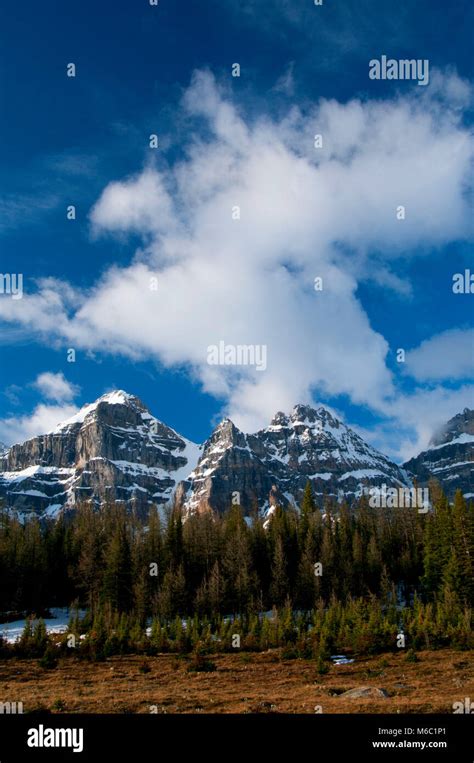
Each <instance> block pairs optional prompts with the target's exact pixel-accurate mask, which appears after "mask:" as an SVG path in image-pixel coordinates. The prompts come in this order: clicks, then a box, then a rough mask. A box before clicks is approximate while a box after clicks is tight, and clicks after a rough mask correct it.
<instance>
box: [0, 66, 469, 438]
mask: <svg viewBox="0 0 474 763" xmlns="http://www.w3.org/2000/svg"><path fill="white" fill-rule="evenodd" d="M435 83H437V84H436V87H435V88H434V89H433V91H432V92H433V95H432V96H431V97H430V95H429V93H425V92H423V93H422V94H420V92H419V91H420V90H423V91H425V90H426V91H428V90H429V88H426V89H424V88H423V89H422V88H416V87H415V88H413V89H412V90H410V91H406V94H405V95H404V96H396V97H395V98H393V99H390V100H374V101H362V100H359V99H354V100H351V101H350V102H348V103H338V102H337V101H335V100H321V101H320V102H318V103H317V104H315V105H314V106H313V107H312V108H310V109H307V110H306V111H305V112H302V111H300V110H299V109H298V108H295V107H292V108H291V109H290V111H289V112H288V113H287V114H286V115H284V116H283V117H282V118H280V119H278V120H276V119H274V118H271V117H270V116H269V115H264V116H260V117H258V118H253V119H248V118H245V116H244V115H243V114H242V113H240V112H239V110H238V109H237V108H236V107H235V105H234V104H233V103H232V101H231V100H230V99H229V98H228V97H227V96H226V95H225V94H223V92H222V91H221V90H220V89H219V87H218V86H217V84H216V82H215V80H214V78H213V77H212V75H211V74H209V73H208V72H197V73H195V75H194V77H193V80H192V83H191V86H190V88H189V89H188V90H187V92H186V93H185V96H184V99H183V103H182V108H183V111H184V112H185V113H186V115H187V119H189V120H190V121H191V123H196V124H197V125H201V126H202V125H203V124H204V125H205V131H204V132H203V130H201V129H196V130H195V131H190V134H191V136H192V137H191V139H190V140H189V143H188V145H187V148H185V151H186V155H185V157H184V158H183V159H181V160H179V161H177V162H176V163H175V164H174V165H173V166H171V167H169V168H166V169H163V170H158V169H157V168H155V167H153V166H147V167H145V169H143V171H141V172H139V173H137V174H136V175H135V176H132V177H128V178H125V179H122V180H119V181H117V180H115V181H113V182H112V183H110V184H109V185H108V186H107V187H106V188H105V189H104V191H103V193H102V194H101V196H100V198H99V199H98V201H97V203H96V204H95V206H94V208H93V209H92V211H91V216H90V217H91V224H92V229H93V232H94V235H96V236H98V235H102V234H107V235H110V234H120V235H121V236H123V235H124V234H127V233H133V234H135V235H136V234H139V235H141V237H142V241H143V244H142V247H141V248H140V250H139V251H138V252H137V253H136V256H135V257H134V259H133V260H132V261H131V263H130V264H129V265H128V266H126V267H113V268H111V269H110V270H109V271H107V272H106V273H105V274H104V276H103V277H102V278H101V280H100V281H98V282H97V283H96V285H95V286H94V287H93V288H92V289H91V290H90V291H88V292H87V293H80V292H78V291H77V290H75V289H74V288H72V287H69V286H67V285H61V286H59V285H57V284H55V282H53V281H51V280H50V279H48V280H47V281H45V282H43V283H42V284H40V286H39V289H38V291H37V292H36V293H35V294H32V295H25V296H24V298H23V300H18V301H16V302H15V301H13V300H8V301H7V300H3V301H1V303H0V317H3V318H4V319H5V320H11V321H17V322H19V323H22V324H23V325H27V326H28V327H29V328H30V329H31V330H36V331H39V332H43V333H45V334H48V337H49V341H51V337H53V338H55V339H56V341H63V342H64V341H67V342H70V343H71V346H80V347H83V348H87V349H90V350H101V351H106V352H112V353H121V354H124V355H127V356H128V357H131V358H135V359H141V358H150V357H152V358H156V359H157V360H158V361H160V362H161V363H163V364H164V365H165V366H169V367H171V366H182V367H185V368H186V369H187V370H188V372H189V373H190V374H191V375H192V376H193V377H194V378H196V379H197V380H199V381H200V383H201V385H202V387H203V389H205V390H206V391H208V392H210V393H211V394H213V395H215V396H216V397H218V398H220V399H222V401H223V409H224V412H226V413H227V414H228V415H230V416H231V417H233V419H234V420H235V422H236V423H237V424H238V425H240V426H242V427H243V428H245V429H255V428H257V427H258V426H261V425H264V424H266V423H267V422H268V418H269V416H271V414H272V413H274V411H275V410H276V409H288V408H291V406H292V405H293V404H294V403H295V402H296V401H302V402H305V401H310V400H311V399H312V397H313V395H316V396H318V395H323V394H324V395H331V396H337V395H347V396H348V397H349V398H350V400H351V401H352V402H353V403H357V404H362V405H365V406H368V407H370V408H371V409H372V410H374V411H377V412H379V413H383V414H385V415H388V416H396V417H400V416H401V415H403V412H402V410H401V408H402V404H401V402H400V400H401V398H399V396H397V390H396V384H395V381H394V379H393V377H392V374H391V372H390V370H389V368H388V366H387V364H386V356H387V353H388V349H389V348H388V344H387V342H386V340H385V338H384V337H383V336H382V335H381V334H380V333H378V332H377V331H375V330H374V328H373V327H372V326H371V324H370V321H369V319H368V316H367V314H366V312H365V310H364V309H363V306H362V304H361V302H360V300H359V298H358V295H357V288H358V285H359V284H360V282H361V281H364V280H369V279H370V280H376V281H377V283H378V284H379V287H380V288H384V289H391V290H393V291H396V292H397V293H398V294H405V295H407V294H409V293H410V284H409V283H406V282H405V281H404V280H403V279H402V278H401V277H400V276H399V275H398V274H397V273H396V272H395V268H396V263H397V261H399V260H402V259H406V258H407V256H408V254H407V253H408V252H409V253H411V254H412V255H413V256H414V253H415V251H418V250H417V247H420V246H421V245H422V246H423V247H424V248H425V249H426V247H428V246H431V247H433V246H434V247H436V246H441V245H443V244H445V243H446V242H448V241H451V240H454V239H456V240H459V239H462V238H463V237H468V235H469V217H470V210H469V206H468V201H467V198H466V194H465V192H466V182H467V176H466V172H467V169H466V168H468V167H469V161H470V159H471V158H472V155H473V140H472V136H470V134H469V131H468V130H467V129H466V128H465V126H464V125H463V121H462V120H463V116H462V108H461V106H462V104H463V103H466V102H467V93H468V90H467V86H466V85H465V83H462V82H461V81H460V80H459V78H457V77H456V75H454V74H450V75H448V76H447V77H443V75H441V74H439V75H437V78H435ZM450 98H451V99H452V100H453V108H452V109H451V108H450V104H449V99H450ZM316 133H318V134H321V135H322V136H323V146H322V148H315V146H314V135H315V134H316ZM203 134H205V135H206V137H205V138H204V137H202V136H203ZM399 205H403V206H405V209H406V219H405V220H403V221H400V220H398V219H397V216H396V209H397V207H398V206H399ZM239 215H240V219H236V218H239ZM374 272H375V275H374ZM317 277H319V278H322V284H323V288H322V290H320V291H316V290H315V289H314V279H315V278H317ZM153 279H156V285H157V288H156V289H155V288H153V287H152V283H153ZM221 340H222V341H224V342H225V343H226V344H233V345H239V344H245V345H248V344H258V345H262V344H263V345H266V347H267V357H268V361H267V370H266V371H265V372H258V371H256V370H255V368H252V367H245V366H241V367H229V366H210V365H208V364H207V348H208V346H209V345H212V344H218V343H219V341H221ZM396 401H398V402H396ZM412 420H413V421H414V420H415V416H414V415H413V417H412Z"/></svg>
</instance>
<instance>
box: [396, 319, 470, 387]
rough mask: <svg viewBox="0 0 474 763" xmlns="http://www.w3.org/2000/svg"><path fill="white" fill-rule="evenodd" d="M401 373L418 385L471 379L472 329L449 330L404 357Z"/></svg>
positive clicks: (428, 340) (427, 340)
mask: <svg viewBox="0 0 474 763" xmlns="http://www.w3.org/2000/svg"><path fill="white" fill-rule="evenodd" d="M404 370H405V371H406V373H407V374H409V375H410V376H413V377H414V378H415V379H417V380H418V381H441V380H443V379H465V378H472V376H473V375H474V329H450V330H449V331H443V332H442V333H441V334H436V335H435V336H432V337H431V338H430V339H426V340H425V341H424V342H422V343H421V344H420V346H419V347H416V348H415V349H414V350H410V351H409V352H407V354H406V364H405V366H404Z"/></svg>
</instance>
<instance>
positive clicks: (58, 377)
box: [34, 371, 80, 403]
mask: <svg viewBox="0 0 474 763" xmlns="http://www.w3.org/2000/svg"><path fill="white" fill-rule="evenodd" d="M34 386H35V387H36V388H37V389H38V390H39V391H40V392H41V394H42V395H43V396H44V397H46V398H47V399H48V400H54V401H56V402H57V403H62V402H66V401H69V400H73V399H74V398H75V397H76V395H77V394H78V393H79V391H80V388H79V387H78V386H77V385H76V384H72V383H71V382H70V381H68V380H67V379H66V378H65V376H64V374H63V373H62V372H61V373H57V374H55V373H52V372H51V371H45V372H44V373H42V374H39V375H38V377H37V379H36V381H35V382H34Z"/></svg>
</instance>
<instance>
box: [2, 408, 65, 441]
mask: <svg viewBox="0 0 474 763" xmlns="http://www.w3.org/2000/svg"><path fill="white" fill-rule="evenodd" d="M77 411H78V408H77V407H76V406H75V405H47V404H45V403H40V404H39V405H37V406H36V408H35V409H34V410H33V411H32V413H28V414H26V415H25V416H10V417H9V418H5V419H2V420H0V441H1V442H3V443H5V444H6V445H14V444H15V443H18V442H25V441H26V440H29V439H31V438H32V437H36V436H37V435H40V434H45V433H46V432H50V431H51V430H52V429H54V428H55V427H56V426H57V424H58V422H60V421H64V420H65V419H68V418H70V417H71V416H74V414H76V413H77Z"/></svg>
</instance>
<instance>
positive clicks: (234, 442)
mask: <svg viewBox="0 0 474 763" xmlns="http://www.w3.org/2000/svg"><path fill="white" fill-rule="evenodd" d="M259 454H260V455H263V451H262V448H261V446H260V443H259V440H258V438H257V436H255V435H246V434H244V433H243V432H241V431H240V430H239V429H237V427H236V426H235V425H234V424H233V423H232V422H231V421H229V419H225V420H224V421H223V422H221V423H220V424H219V426H218V427H216V429H215V430H214V432H213V433H212V435H211V437H210V438H209V439H208V440H207V442H206V443H205V445H204V449H203V454H202V457H201V458H200V460H199V463H198V465H197V467H196V469H195V470H194V472H193V473H192V474H191V475H190V477H189V481H188V485H189V487H188V492H187V493H185V494H183V495H182V503H183V504H184V506H185V507H186V508H187V509H189V510H191V511H195V510H198V511H205V510H209V509H211V510H213V511H221V512H222V511H225V510H226V509H228V508H229V507H230V506H231V505H232V503H233V502H234V503H235V502H237V503H238V504H239V505H241V506H242V507H243V508H245V509H246V513H249V512H250V510H251V509H252V508H257V506H258V505H260V506H261V505H262V503H263V502H264V501H265V500H266V498H268V496H269V494H270V492H271V491H272V489H273V490H274V491H275V487H274V482H273V476H272V474H271V472H270V471H269V469H268V466H267V464H265V462H264V461H263V460H262V459H261V458H260V457H259ZM279 497H280V498H281V501H282V502H283V503H285V502H286V501H285V500H284V497H283V496H279Z"/></svg>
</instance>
